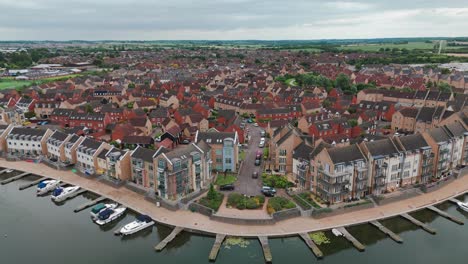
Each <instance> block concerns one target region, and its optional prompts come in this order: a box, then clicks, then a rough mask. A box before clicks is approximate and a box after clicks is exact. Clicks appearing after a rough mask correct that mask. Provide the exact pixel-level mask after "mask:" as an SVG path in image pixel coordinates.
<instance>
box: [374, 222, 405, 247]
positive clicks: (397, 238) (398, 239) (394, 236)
mask: <svg viewBox="0 0 468 264" xmlns="http://www.w3.org/2000/svg"><path fill="white" fill-rule="evenodd" d="M370 224H372V225H373V226H375V227H377V228H378V229H379V230H380V231H382V233H384V234H386V235H387V236H389V237H390V238H391V239H393V240H394V241H395V242H397V243H403V239H402V238H401V237H400V236H399V235H397V234H395V233H393V231H392V230H390V229H388V228H387V227H385V226H384V225H382V224H381V223H380V222H378V221H372V222H370Z"/></svg>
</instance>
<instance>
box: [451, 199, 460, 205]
mask: <svg viewBox="0 0 468 264" xmlns="http://www.w3.org/2000/svg"><path fill="white" fill-rule="evenodd" d="M449 201H450V202H452V203H454V204H458V203H459V202H461V201H460V200H457V199H455V198H451V199H449Z"/></svg>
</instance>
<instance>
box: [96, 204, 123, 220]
mask: <svg viewBox="0 0 468 264" xmlns="http://www.w3.org/2000/svg"><path fill="white" fill-rule="evenodd" d="M117 206H119V205H118V204H116V203H112V204H105V203H98V204H96V205H95V206H94V207H93V209H91V218H92V219H93V220H96V219H97V218H98V215H99V213H100V212H102V211H104V210H106V209H108V208H110V209H115V208H117Z"/></svg>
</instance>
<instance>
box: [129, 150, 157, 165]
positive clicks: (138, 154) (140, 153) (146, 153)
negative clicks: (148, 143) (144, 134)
mask: <svg viewBox="0 0 468 264" xmlns="http://www.w3.org/2000/svg"><path fill="white" fill-rule="evenodd" d="M154 154H156V150H152V149H147V148H143V147H137V148H136V149H135V150H134V151H133V153H132V158H135V159H142V160H144V161H146V162H153V156H154Z"/></svg>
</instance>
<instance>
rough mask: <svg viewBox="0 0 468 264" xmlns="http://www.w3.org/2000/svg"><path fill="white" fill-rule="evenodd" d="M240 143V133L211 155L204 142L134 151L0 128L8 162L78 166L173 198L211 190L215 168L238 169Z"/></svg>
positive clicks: (70, 136) (31, 130)
mask: <svg viewBox="0 0 468 264" xmlns="http://www.w3.org/2000/svg"><path fill="white" fill-rule="evenodd" d="M200 137H203V138H207V137H208V136H207V135H203V136H200ZM236 140H237V135H236V133H232V134H229V135H225V139H223V140H221V139H220V142H219V143H220V146H216V145H218V144H215V147H214V149H213V151H212V147H211V146H210V144H208V143H206V142H205V141H204V140H203V139H200V140H199V141H198V142H197V143H191V144H189V145H184V146H179V147H177V148H175V149H172V150H169V149H165V148H163V147H160V148H159V149H157V150H151V149H146V148H143V147H137V148H136V149H135V150H133V151H131V150H122V149H118V148H115V147H113V146H112V145H110V144H108V143H106V142H100V141H96V140H94V139H93V138H89V137H81V136H77V135H75V134H66V133H63V132H61V131H52V130H50V129H35V128H26V127H14V126H12V125H0V151H1V152H2V153H4V154H5V155H6V156H7V157H9V158H21V159H24V158H28V159H35V158H41V159H42V160H45V161H47V162H53V163H55V164H57V165H61V166H74V168H75V169H77V170H79V171H80V172H81V173H84V174H88V175H104V176H105V179H107V180H109V181H113V182H127V181H128V182H133V183H134V184H136V185H137V186H139V188H142V189H144V190H146V191H149V192H154V193H155V194H157V195H158V196H160V197H161V198H163V199H169V200H179V199H182V198H184V197H186V196H187V195H188V194H190V193H192V192H195V191H199V190H202V189H206V188H208V186H209V184H210V183H211V182H212V180H213V177H212V170H213V169H214V167H213V165H214V166H220V167H219V168H220V169H221V168H223V169H225V170H233V171H234V170H235V168H236V165H235V164H234V162H236V164H237V160H235V159H237V154H236V155H233V156H231V155H232V153H233V152H232V153H228V152H229V151H228V150H232V151H234V147H235V148H236V150H235V151H237V141H236ZM224 145H226V148H223V146H224ZM218 150H221V152H220V153H221V156H223V155H225V157H226V158H222V159H221V160H222V161H220V162H221V163H220V164H218V163H214V162H213V161H212V157H216V159H217V158H218V152H219V151H218ZM212 153H214V154H212ZM227 157H229V158H227ZM227 159H232V162H227V161H228V160H227ZM231 163H232V164H231Z"/></svg>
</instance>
